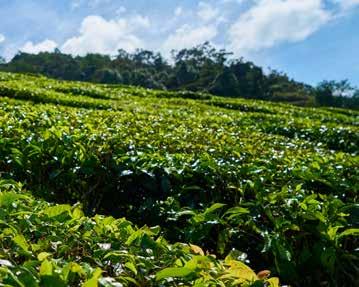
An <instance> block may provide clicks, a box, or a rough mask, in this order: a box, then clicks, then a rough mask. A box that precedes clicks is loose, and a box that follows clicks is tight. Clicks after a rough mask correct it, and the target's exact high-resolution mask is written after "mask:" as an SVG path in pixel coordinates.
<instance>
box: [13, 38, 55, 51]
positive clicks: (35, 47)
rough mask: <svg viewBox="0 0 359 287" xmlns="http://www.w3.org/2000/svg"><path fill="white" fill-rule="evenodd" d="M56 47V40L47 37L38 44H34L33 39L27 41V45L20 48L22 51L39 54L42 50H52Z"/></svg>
mask: <svg viewBox="0 0 359 287" xmlns="http://www.w3.org/2000/svg"><path fill="white" fill-rule="evenodd" d="M56 47H57V43H56V42H54V41H52V40H48V39H46V40H44V41H42V42H40V43H37V44H34V43H33V42H31V41H29V42H26V43H25V45H24V46H22V47H21V48H20V51H21V52H25V53H29V54H38V53H40V52H52V51H54V50H55V48H56Z"/></svg>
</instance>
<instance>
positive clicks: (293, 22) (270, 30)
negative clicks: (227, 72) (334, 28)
mask: <svg viewBox="0 0 359 287" xmlns="http://www.w3.org/2000/svg"><path fill="white" fill-rule="evenodd" d="M331 16H332V15H331V14H330V12H328V11H327V10H325V9H324V8H323V7H322V1H321V0H301V1H297V0H258V1H256V4H254V5H253V6H252V7H251V8H250V9H249V10H248V11H246V12H245V13H243V14H242V15H241V16H240V17H239V19H238V20H237V21H236V22H235V23H234V24H232V26H231V27H230V29H229V33H228V36H229V41H230V48H231V50H233V51H234V52H235V53H237V54H244V55H245V54H248V53H250V52H252V51H258V50H261V49H264V48H270V47H273V46H275V45H277V44H280V43H284V42H297V41H302V40H304V39H305V38H307V37H308V36H310V35H311V34H313V33H314V32H316V31H317V30H318V29H319V28H320V27H321V26H322V25H324V24H325V23H327V22H328V21H329V20H330V19H331Z"/></svg>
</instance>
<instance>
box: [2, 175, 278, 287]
mask: <svg viewBox="0 0 359 287" xmlns="http://www.w3.org/2000/svg"><path fill="white" fill-rule="evenodd" d="M0 190H1V191H0V207H1V213H0V226H1V228H0V239H1V240H0V247H1V248H0V282H1V283H2V284H4V286H17V287H25V286H26V287H28V286H31V287H32V286H34V287H35V286H55V287H58V286H83V287H93V286H106V287H110V286H113V287H118V286H181V285H183V283H185V284H191V286H265V284H266V282H268V283H270V284H272V285H271V286H279V284H278V280H277V279H276V278H270V279H267V278H259V277H258V275H257V274H256V273H254V271H253V270H252V269H250V268H249V267H247V266H246V265H244V264H243V263H241V262H239V261H237V260H235V259H234V258H232V257H231V256H228V257H227V258H226V260H224V261H222V260H216V259H215V257H214V256H213V255H209V254H207V255H205V254H204V252H203V251H202V249H201V248H200V247H198V246H194V245H191V246H189V245H186V244H179V243H177V244H173V245H170V244H169V243H168V242H167V241H166V240H165V239H164V238H163V237H161V236H159V235H158V233H159V228H158V227H153V228H148V227H146V226H144V227H142V228H141V229H138V228H136V227H135V226H134V225H133V224H131V223H130V222H129V221H127V220H125V219H114V218H112V217H103V216H99V215H96V216H95V217H93V218H88V217H85V216H84V215H83V212H82V210H81V208H80V206H78V205H75V206H72V207H71V206H69V205H51V204H49V203H46V202H44V201H39V200H36V199H34V198H33V197H32V196H30V195H29V194H27V193H24V191H23V190H22V189H21V185H20V184H18V183H16V182H12V181H4V180H2V181H0ZM198 250H199V251H200V253H201V254H200V255H199V254H197V253H198ZM170 266H174V267H170ZM273 282H274V285H273ZM238 283H240V285H238Z"/></svg>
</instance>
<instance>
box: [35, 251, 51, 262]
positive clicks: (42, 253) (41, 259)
mask: <svg viewBox="0 0 359 287" xmlns="http://www.w3.org/2000/svg"><path fill="white" fill-rule="evenodd" d="M49 256H51V253H48V252H41V253H40V254H39V255H37V259H38V260H39V261H44V260H45V259H47V258H48V257H49Z"/></svg>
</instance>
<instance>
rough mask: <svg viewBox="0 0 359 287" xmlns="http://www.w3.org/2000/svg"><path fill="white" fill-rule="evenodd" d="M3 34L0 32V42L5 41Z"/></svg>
mask: <svg viewBox="0 0 359 287" xmlns="http://www.w3.org/2000/svg"><path fill="white" fill-rule="evenodd" d="M5 39H6V38H5V36H4V35H3V34H0V43H2V42H4V41H5Z"/></svg>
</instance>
